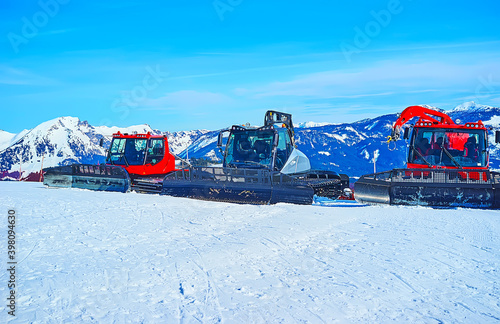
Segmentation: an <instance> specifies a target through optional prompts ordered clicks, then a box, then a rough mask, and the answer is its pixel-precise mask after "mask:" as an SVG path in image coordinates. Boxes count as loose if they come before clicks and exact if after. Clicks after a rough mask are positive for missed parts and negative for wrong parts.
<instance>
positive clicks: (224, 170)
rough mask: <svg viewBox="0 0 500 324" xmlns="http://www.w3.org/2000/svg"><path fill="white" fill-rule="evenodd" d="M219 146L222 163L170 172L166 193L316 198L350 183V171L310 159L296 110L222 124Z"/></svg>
mask: <svg viewBox="0 0 500 324" xmlns="http://www.w3.org/2000/svg"><path fill="white" fill-rule="evenodd" d="M226 132H229V135H228V139H227V144H226V146H225V150H223V149H222V146H223V135H224V133H226ZM217 146H218V147H219V149H220V151H221V153H222V154H223V156H224V158H223V164H222V167H190V168H189V169H185V170H179V171H176V172H173V173H171V174H168V175H167V176H166V177H165V178H164V180H163V189H162V192H161V194H163V195H170V196H175V197H188V198H195V199H202V200H212V201H223V202H233V203H245V204H275V203H280V202H284V203H292V204H311V203H312V201H313V196H314V195H315V194H316V195H318V196H324V197H329V198H333V199H336V198H338V197H339V196H340V195H342V194H343V189H344V188H348V187H349V178H348V177H347V176H345V175H343V177H341V176H340V175H339V174H338V173H336V172H332V171H322V170H316V171H314V170H311V165H310V163H309V159H308V158H307V157H306V156H305V155H304V154H303V153H302V152H300V151H299V150H298V149H297V148H296V146H295V141H294V129H293V124H292V116H291V115H290V114H285V113H280V112H276V111H268V112H267V113H266V115H265V119H264V126H262V127H259V128H254V127H244V126H232V127H231V128H229V129H225V130H222V131H221V132H220V133H219V138H218V143H217Z"/></svg>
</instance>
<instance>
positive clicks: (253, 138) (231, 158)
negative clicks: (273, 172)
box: [224, 129, 274, 169]
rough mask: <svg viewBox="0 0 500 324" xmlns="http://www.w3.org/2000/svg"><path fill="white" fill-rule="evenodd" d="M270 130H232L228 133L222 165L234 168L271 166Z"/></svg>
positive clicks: (271, 135) (272, 132) (271, 137)
mask: <svg viewBox="0 0 500 324" xmlns="http://www.w3.org/2000/svg"><path fill="white" fill-rule="evenodd" d="M273 139H274V131H272V130H269V129H267V130H257V129H249V130H243V131H242V130H233V131H232V133H231V134H230V135H229V139H228V141H227V147H226V157H225V159H224V165H225V166H228V167H235V168H238V167H240V168H267V169H269V168H271V167H272V144H273Z"/></svg>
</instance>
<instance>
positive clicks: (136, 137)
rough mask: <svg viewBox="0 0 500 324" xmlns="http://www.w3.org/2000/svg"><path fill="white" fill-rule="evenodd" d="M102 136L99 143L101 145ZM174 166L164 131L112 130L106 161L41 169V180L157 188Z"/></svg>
mask: <svg viewBox="0 0 500 324" xmlns="http://www.w3.org/2000/svg"><path fill="white" fill-rule="evenodd" d="M102 142H103V141H102V140H101V146H102ZM174 170H176V168H175V157H174V156H173V155H172V153H170V151H169V148H168V140H167V137H166V136H164V135H151V134H150V133H147V134H127V133H125V134H122V133H120V132H118V133H115V134H113V139H112V140H111V146H110V148H109V150H108V154H107V157H106V164H100V165H91V164H73V165H68V166H59V167H52V168H47V169H44V170H43V171H44V184H45V185H47V186H49V187H66V188H67V187H73V188H81V189H90V190H99V191H120V192H126V191H128V190H129V189H134V190H137V191H143V192H160V191H161V188H162V181H163V177H164V176H165V175H166V174H167V173H169V172H171V171H174Z"/></svg>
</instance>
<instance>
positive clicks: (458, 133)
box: [354, 106, 500, 208]
mask: <svg viewBox="0 0 500 324" xmlns="http://www.w3.org/2000/svg"><path fill="white" fill-rule="evenodd" d="M414 117H419V119H418V121H417V122H416V123H415V124H414V125H413V132H412V135H411V138H410V136H409V133H410V132H409V131H410V128H409V127H407V128H405V129H404V133H403V134H404V135H403V137H404V139H410V144H409V153H408V162H407V168H406V169H393V170H391V171H386V172H379V173H374V174H368V175H364V176H362V177H361V178H360V179H359V180H358V181H357V182H356V183H355V184H354V192H355V193H356V200H357V201H359V202H362V203H383V204H391V205H423V206H433V207H472V208H499V207H500V173H497V172H492V171H490V170H489V169H488V162H489V150H488V129H487V128H486V127H485V126H484V124H483V123H482V122H481V121H478V122H475V123H465V124H463V125H457V124H455V123H454V122H453V120H452V119H451V118H450V117H449V116H448V115H446V114H444V113H442V112H439V111H436V110H432V109H429V108H425V107H421V106H411V107H408V108H406V109H405V110H404V111H403V112H402V113H401V114H400V116H399V118H398V119H397V121H396V122H395V123H394V126H393V127H392V132H391V135H390V136H389V137H388V142H391V141H396V140H398V139H399V138H400V131H401V127H402V126H403V125H405V124H406V123H408V122H409V121H410V120H412V119H413V118H414ZM495 142H496V143H499V142H500V132H498V131H497V132H496V136H495Z"/></svg>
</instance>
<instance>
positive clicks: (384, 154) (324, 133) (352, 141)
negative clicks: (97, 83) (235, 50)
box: [0, 102, 500, 178]
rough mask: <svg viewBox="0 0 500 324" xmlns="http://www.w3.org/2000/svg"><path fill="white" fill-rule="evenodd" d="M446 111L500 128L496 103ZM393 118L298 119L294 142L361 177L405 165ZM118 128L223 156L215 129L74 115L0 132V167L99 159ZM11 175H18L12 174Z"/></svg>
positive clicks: (188, 151) (186, 153)
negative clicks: (112, 123) (123, 124)
mask: <svg viewBox="0 0 500 324" xmlns="http://www.w3.org/2000/svg"><path fill="white" fill-rule="evenodd" d="M403 108H404V107H403ZM446 113H448V114H449V115H450V117H451V118H452V119H453V120H457V119H458V120H460V123H465V122H469V121H477V120H482V121H483V122H484V123H485V124H487V125H489V126H493V127H495V128H497V129H499V128H500V108H497V107H490V106H484V105H478V104H475V103H474V102H467V103H464V104H462V105H459V106H457V107H456V108H455V109H452V110H450V111H447V112H446ZM396 119H397V114H389V115H383V116H379V117H376V118H371V119H364V120H361V121H358V122H354V123H349V124H347V123H345V124H328V123H312V122H307V123H302V124H298V126H299V127H297V128H296V131H295V134H296V142H297V145H298V147H299V149H300V150H301V151H302V152H304V153H305V154H306V155H307V156H308V157H309V158H310V160H311V164H312V167H313V168H316V169H328V170H333V171H337V172H341V173H346V174H348V175H349V176H351V177H359V176H361V175H363V174H367V173H371V172H373V171H374V169H376V170H377V171H384V170H390V169H393V168H395V167H404V166H405V161H406V156H407V147H406V143H405V141H403V140H400V141H398V142H397V143H396V144H395V143H394V142H393V143H391V145H390V146H389V145H387V143H386V137H387V135H389V134H390V128H391V126H392V124H393V123H394V121H395V120H396ZM228 126H230V125H229V124H228ZM117 131H121V132H124V133H125V132H129V133H130V132H134V131H136V132H138V133H143V132H151V133H154V134H166V135H167V137H168V140H169V146H170V149H171V151H173V152H174V153H176V154H178V155H179V156H181V157H183V158H186V157H188V158H200V157H205V158H210V159H216V158H220V157H221V156H220V154H219V150H218V149H217V135H218V133H219V131H218V130H216V131H208V130H193V131H182V132H163V133H162V132H161V131H159V130H153V129H151V127H149V125H137V126H130V127H127V128H118V127H105V126H97V127H94V126H91V125H89V124H88V123H87V122H86V121H80V120H79V119H78V118H75V117H61V118H56V119H53V120H50V121H47V122H45V123H42V124H40V125H38V126H37V127H35V128H34V129H32V130H25V131H23V132H21V133H20V134H17V135H15V134H11V133H6V132H0V172H3V174H4V176H5V175H6V174H11V176H12V174H13V173H16V172H18V171H19V170H22V172H23V175H24V176H25V175H26V174H27V173H30V172H37V171H40V168H41V163H42V157H43V166H44V167H48V166H56V165H66V164H72V163H99V162H103V161H104V155H105V149H104V148H102V147H100V146H99V140H100V139H101V138H103V137H104V138H105V145H104V147H105V148H106V147H108V146H109V138H110V137H109V136H110V135H111V134H112V133H114V132H117ZM106 136H107V137H106ZM2 143H4V144H3V145H4V149H3V150H1V148H2V146H1V145H2ZM490 150H491V151H490V166H491V167H492V168H493V169H500V146H499V145H495V144H494V135H493V131H491V132H490ZM374 162H375V166H374ZM17 176H18V174H17ZM13 177H14V178H16V176H15V175H14V176H13Z"/></svg>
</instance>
